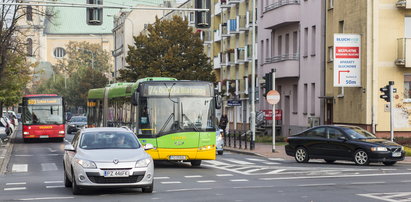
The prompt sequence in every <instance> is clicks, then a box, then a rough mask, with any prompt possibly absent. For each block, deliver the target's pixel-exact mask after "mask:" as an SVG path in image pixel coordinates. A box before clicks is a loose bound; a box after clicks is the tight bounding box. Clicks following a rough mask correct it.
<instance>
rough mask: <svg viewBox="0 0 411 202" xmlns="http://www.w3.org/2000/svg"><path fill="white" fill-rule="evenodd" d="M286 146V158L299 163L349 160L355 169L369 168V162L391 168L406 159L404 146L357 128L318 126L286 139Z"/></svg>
mask: <svg viewBox="0 0 411 202" xmlns="http://www.w3.org/2000/svg"><path fill="white" fill-rule="evenodd" d="M287 142H288V144H287V145H286V146H285V150H286V153H287V155H289V156H294V157H295V160H296V161H297V162H298V163H306V162H308V161H309V160H310V159H324V160H325V161H326V162H327V163H333V162H334V161H336V160H348V161H354V162H355V163H356V164H357V165H368V164H369V163H370V162H382V163H383V164H385V165H394V164H395V163H396V162H397V161H402V160H404V156H405V151H404V147H403V146H401V145H399V144H397V143H395V142H392V141H389V140H386V139H379V138H376V137H375V136H374V135H373V134H371V133H370V132H368V131H366V130H364V129H362V128H360V127H357V126H348V125H330V126H318V127H314V128H311V129H308V130H306V131H304V132H302V133H300V134H297V135H294V136H291V137H288V138H287Z"/></svg>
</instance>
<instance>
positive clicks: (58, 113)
mask: <svg viewBox="0 0 411 202" xmlns="http://www.w3.org/2000/svg"><path fill="white" fill-rule="evenodd" d="M25 108H26V109H25V110H24V115H23V116H24V122H23V123H24V124H26V125H27V124H39V125H42V124H43V125H47V124H63V107H62V106H58V105H50V106H47V105H29V106H25Z"/></svg>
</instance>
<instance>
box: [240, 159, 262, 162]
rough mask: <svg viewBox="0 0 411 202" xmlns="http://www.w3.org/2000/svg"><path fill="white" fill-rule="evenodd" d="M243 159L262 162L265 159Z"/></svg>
mask: <svg viewBox="0 0 411 202" xmlns="http://www.w3.org/2000/svg"><path fill="white" fill-rule="evenodd" d="M245 159H247V160H249V161H257V162H263V161H265V160H262V159H255V158H245Z"/></svg>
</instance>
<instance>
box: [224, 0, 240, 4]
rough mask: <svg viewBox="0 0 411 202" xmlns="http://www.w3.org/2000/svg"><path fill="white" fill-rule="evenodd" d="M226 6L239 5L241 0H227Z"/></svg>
mask: <svg viewBox="0 0 411 202" xmlns="http://www.w3.org/2000/svg"><path fill="white" fill-rule="evenodd" d="M227 1H228V4H239V3H241V0H227Z"/></svg>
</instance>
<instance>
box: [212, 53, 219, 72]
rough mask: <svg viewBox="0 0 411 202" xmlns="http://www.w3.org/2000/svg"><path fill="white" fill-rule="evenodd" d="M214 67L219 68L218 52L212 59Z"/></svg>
mask: <svg viewBox="0 0 411 202" xmlns="http://www.w3.org/2000/svg"><path fill="white" fill-rule="evenodd" d="M213 65H214V69H221V55H220V54H218V55H217V56H215V57H214V59H213Z"/></svg>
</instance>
